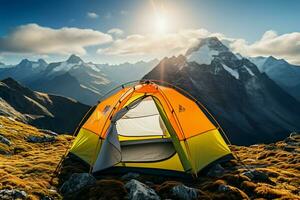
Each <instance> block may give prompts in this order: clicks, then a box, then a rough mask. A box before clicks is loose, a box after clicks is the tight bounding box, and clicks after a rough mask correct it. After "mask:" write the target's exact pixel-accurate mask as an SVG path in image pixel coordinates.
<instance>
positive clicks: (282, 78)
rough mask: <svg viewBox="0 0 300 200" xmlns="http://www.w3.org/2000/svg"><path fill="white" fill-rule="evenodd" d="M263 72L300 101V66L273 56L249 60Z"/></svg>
mask: <svg viewBox="0 0 300 200" xmlns="http://www.w3.org/2000/svg"><path fill="white" fill-rule="evenodd" d="M249 59H250V60H251V62H253V63H255V64H256V66H257V67H258V69H259V70H260V71H261V72H265V73H266V74H267V75H268V76H269V77H270V78H271V79H272V80H274V81H275V82H276V83H277V84H278V85H279V86H281V87H282V88H283V89H285V91H287V92H288V93H289V94H291V95H292V96H294V97H295V98H297V99H298V100H299V101H300V66H297V65H292V64H290V63H288V62H287V61H286V60H284V59H277V58H274V57H273V56H269V57H254V58H249Z"/></svg>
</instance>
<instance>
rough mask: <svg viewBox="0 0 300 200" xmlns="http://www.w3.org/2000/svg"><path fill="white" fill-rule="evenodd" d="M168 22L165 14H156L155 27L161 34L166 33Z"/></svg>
mask: <svg viewBox="0 0 300 200" xmlns="http://www.w3.org/2000/svg"><path fill="white" fill-rule="evenodd" d="M168 25H169V22H168V20H167V18H166V17H165V16H162V15H157V16H156V20H155V28H156V32H157V33H160V34H163V33H166V32H167V30H168Z"/></svg>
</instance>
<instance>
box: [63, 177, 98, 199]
mask: <svg viewBox="0 0 300 200" xmlns="http://www.w3.org/2000/svg"><path fill="white" fill-rule="evenodd" d="M95 183H96V179H95V178H94V177H93V176H92V175H90V174H89V173H74V174H72V175H71V177H70V178H69V180H67V181H66V182H64V183H63V185H62V186H61V188H60V191H61V193H62V194H64V195H68V194H71V193H74V192H77V191H79V190H81V189H83V188H85V187H87V186H91V185H93V184H95Z"/></svg>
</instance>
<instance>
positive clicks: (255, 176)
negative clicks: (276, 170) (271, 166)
mask: <svg viewBox="0 0 300 200" xmlns="http://www.w3.org/2000/svg"><path fill="white" fill-rule="evenodd" d="M242 175H245V176H247V177H248V178H250V179H251V181H256V182H262V183H269V184H274V182H273V181H271V179H270V178H269V177H268V175H267V174H266V173H264V172H260V171H257V170H249V171H246V172H243V173H242Z"/></svg>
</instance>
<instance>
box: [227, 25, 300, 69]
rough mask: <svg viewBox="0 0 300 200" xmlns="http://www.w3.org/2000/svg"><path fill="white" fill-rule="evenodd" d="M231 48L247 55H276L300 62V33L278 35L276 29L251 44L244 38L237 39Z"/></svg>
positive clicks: (296, 62)
mask: <svg viewBox="0 0 300 200" xmlns="http://www.w3.org/2000/svg"><path fill="white" fill-rule="evenodd" d="M230 48H231V49H232V50H233V51H235V52H239V53H241V54H243V55H246V56H270V55H272V56H275V57H277V58H284V59H286V60H288V61H289V62H291V63H294V64H300V33H299V32H293V33H286V34H282V35H278V34H277V33H276V32H275V31H273V30H269V31H266V32H265V33H264V34H263V36H262V37H261V39H260V40H258V41H256V42H254V43H252V44H249V43H248V42H247V41H246V40H244V39H236V40H234V41H233V42H232V43H231V44H230Z"/></svg>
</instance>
